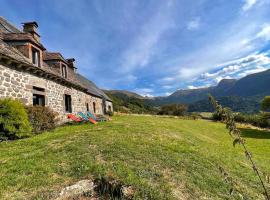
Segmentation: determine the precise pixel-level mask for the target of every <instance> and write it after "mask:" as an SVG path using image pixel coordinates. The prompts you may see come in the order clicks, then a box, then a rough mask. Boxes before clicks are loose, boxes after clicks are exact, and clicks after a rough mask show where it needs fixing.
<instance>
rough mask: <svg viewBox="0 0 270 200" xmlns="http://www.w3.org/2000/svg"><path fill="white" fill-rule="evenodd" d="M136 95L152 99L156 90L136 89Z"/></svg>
mask: <svg viewBox="0 0 270 200" xmlns="http://www.w3.org/2000/svg"><path fill="white" fill-rule="evenodd" d="M133 91H134V92H135V93H137V94H139V95H141V96H147V97H152V96H153V92H154V90H153V89H151V88H136V89H135V90H133Z"/></svg>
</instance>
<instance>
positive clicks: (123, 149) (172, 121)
mask: <svg viewBox="0 0 270 200" xmlns="http://www.w3.org/2000/svg"><path fill="white" fill-rule="evenodd" d="M241 130H242V136H243V138H245V140H246V142H247V147H248V148H249V150H250V151H251V152H252V155H253V157H254V160H255V161H256V163H257V166H258V167H259V169H260V170H261V171H262V172H264V173H265V174H270V164H269V163H270V132H267V131H262V130H255V129H250V128H246V129H241ZM219 167H222V168H223V169H224V170H225V171H226V172H227V173H228V174H229V176H231V177H232V178H233V180H234V182H235V184H236V187H237V188H238V189H239V190H240V191H241V192H242V194H245V195H247V196H248V197H249V199H263V196H262V195H261V193H262V190H261V188H260V185H259V181H258V179H257V177H256V176H255V175H254V172H253V171H252V169H251V167H250V165H249V163H248V161H247V159H246V158H245V155H244V153H243V151H242V149H241V147H240V146H236V147H233V145H232V139H231V137H230V136H229V134H228V132H227V130H226V129H225V125H224V124H222V123H217V122H212V121H207V120H189V119H178V118H163V117H156V116H132V115H127V116H114V117H113V120H112V121H110V122H106V123H99V124H97V125H92V124H80V125H67V126H63V127H59V128H57V129H55V130H54V131H51V132H46V133H43V134H40V135H37V136H34V137H32V138H27V139H22V140H17V141H11V142H2V143H0V199H52V198H54V197H55V196H56V195H57V194H58V193H59V192H60V191H61V189H62V188H63V187H65V186H68V185H70V184H73V183H75V182H76V181H79V180H82V179H87V178H91V177H111V178H114V179H116V180H119V181H121V182H123V183H124V184H126V185H132V186H133V187H134V188H136V194H135V197H134V199H240V197H239V195H238V194H237V193H233V194H232V195H230V194H229V190H230V186H229V185H228V184H227V183H226V182H225V181H224V177H223V176H222V174H221V173H220V171H219Z"/></svg>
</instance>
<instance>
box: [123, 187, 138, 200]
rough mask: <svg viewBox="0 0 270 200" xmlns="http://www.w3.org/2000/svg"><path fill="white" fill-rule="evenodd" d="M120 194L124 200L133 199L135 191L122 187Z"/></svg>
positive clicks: (131, 188)
mask: <svg viewBox="0 0 270 200" xmlns="http://www.w3.org/2000/svg"><path fill="white" fill-rule="evenodd" d="M122 193H123V196H124V197H125V198H126V199H133V197H134V194H135V189H134V188H133V187H132V186H122Z"/></svg>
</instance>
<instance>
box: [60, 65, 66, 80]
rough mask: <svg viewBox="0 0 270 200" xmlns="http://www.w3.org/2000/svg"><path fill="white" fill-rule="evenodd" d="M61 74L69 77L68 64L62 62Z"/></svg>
mask: <svg viewBox="0 0 270 200" xmlns="http://www.w3.org/2000/svg"><path fill="white" fill-rule="evenodd" d="M61 75H62V76H63V77H64V78H67V66H66V65H64V64H61Z"/></svg>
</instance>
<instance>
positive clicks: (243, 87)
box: [227, 70, 270, 97]
mask: <svg viewBox="0 0 270 200" xmlns="http://www.w3.org/2000/svg"><path fill="white" fill-rule="evenodd" d="M269 94H270V70H266V71H263V72H260V73H255V74H250V75H248V76H246V77H244V78H241V79H239V80H238V81H236V83H235V84H234V86H233V87H232V88H231V89H230V90H229V91H228V92H227V95H237V96H242V97H249V96H258V97H264V96H266V95H269Z"/></svg>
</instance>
